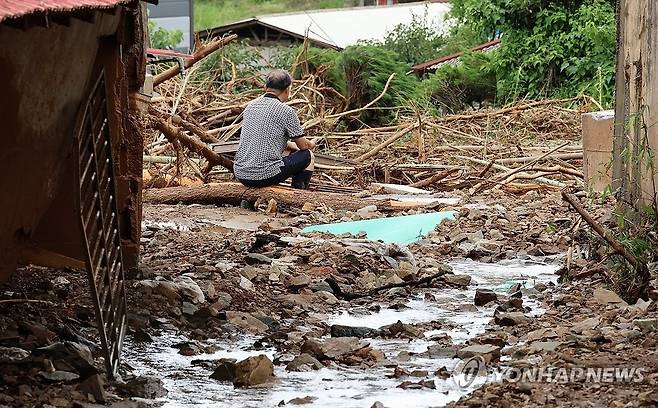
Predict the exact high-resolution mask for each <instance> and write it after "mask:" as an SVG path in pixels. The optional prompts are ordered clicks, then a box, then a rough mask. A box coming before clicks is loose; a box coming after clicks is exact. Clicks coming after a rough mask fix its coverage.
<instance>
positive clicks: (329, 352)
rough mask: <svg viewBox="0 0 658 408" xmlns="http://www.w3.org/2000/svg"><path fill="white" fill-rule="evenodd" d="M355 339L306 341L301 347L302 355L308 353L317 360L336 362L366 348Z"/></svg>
mask: <svg viewBox="0 0 658 408" xmlns="http://www.w3.org/2000/svg"><path fill="white" fill-rule="evenodd" d="M366 346H367V344H364V343H361V341H360V340H359V339H358V338H356V337H332V338H329V339H325V340H322V341H319V340H315V339H308V340H306V342H304V344H303V345H302V347H301V352H302V353H308V354H310V355H312V356H314V357H315V358H317V359H319V360H327V359H328V360H336V359H339V358H341V357H344V356H347V355H351V354H354V352H356V351H357V350H359V349H362V348H364V347H366Z"/></svg>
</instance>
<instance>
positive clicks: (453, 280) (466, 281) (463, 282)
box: [443, 274, 471, 287]
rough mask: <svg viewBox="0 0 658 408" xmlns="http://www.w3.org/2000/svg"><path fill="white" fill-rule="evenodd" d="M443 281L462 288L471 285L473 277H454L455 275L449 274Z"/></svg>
mask: <svg viewBox="0 0 658 408" xmlns="http://www.w3.org/2000/svg"><path fill="white" fill-rule="evenodd" d="M443 279H444V280H445V281H446V282H448V283H450V284H452V285H457V286H461V287H466V286H468V285H470V284H471V277H470V275H453V274H448V275H445V276H444V277H443Z"/></svg>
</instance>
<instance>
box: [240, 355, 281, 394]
mask: <svg viewBox="0 0 658 408" xmlns="http://www.w3.org/2000/svg"><path fill="white" fill-rule="evenodd" d="M272 380H274V365H273V364H272V361H270V359H269V358H267V356H266V355H264V354H261V355H259V356H255V357H249V358H246V359H244V360H242V361H239V362H238V363H236V364H235V378H234V379H233V385H234V386H236V387H250V386H253V385H259V384H265V383H268V382H271V381H272Z"/></svg>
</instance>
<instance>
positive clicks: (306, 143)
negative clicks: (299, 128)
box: [294, 136, 318, 150]
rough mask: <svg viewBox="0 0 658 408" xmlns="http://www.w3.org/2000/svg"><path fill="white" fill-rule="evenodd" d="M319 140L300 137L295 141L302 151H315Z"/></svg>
mask: <svg viewBox="0 0 658 408" xmlns="http://www.w3.org/2000/svg"><path fill="white" fill-rule="evenodd" d="M317 141H318V140H317V138H315V139H311V140H308V139H307V138H305V137H303V136H302V137H298V138H297V139H294V142H295V144H296V145H297V147H298V148H299V149H300V150H313V149H315V145H316V144H317Z"/></svg>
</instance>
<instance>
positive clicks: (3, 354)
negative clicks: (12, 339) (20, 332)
mask: <svg viewBox="0 0 658 408" xmlns="http://www.w3.org/2000/svg"><path fill="white" fill-rule="evenodd" d="M29 356H30V353H28V352H27V351H26V350H23V349H22V348H18V347H0V364H13V363H18V362H19V361H21V360H24V359H26V358H28V357H29Z"/></svg>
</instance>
